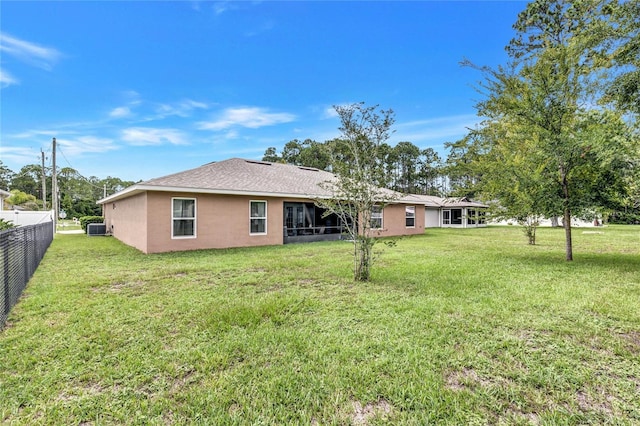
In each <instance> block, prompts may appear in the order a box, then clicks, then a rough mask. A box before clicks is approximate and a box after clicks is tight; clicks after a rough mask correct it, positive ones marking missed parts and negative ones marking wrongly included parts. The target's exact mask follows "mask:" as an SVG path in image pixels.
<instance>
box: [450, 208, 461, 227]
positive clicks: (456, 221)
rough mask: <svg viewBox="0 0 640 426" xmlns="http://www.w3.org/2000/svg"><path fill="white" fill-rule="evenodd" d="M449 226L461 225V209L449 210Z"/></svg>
mask: <svg viewBox="0 0 640 426" xmlns="http://www.w3.org/2000/svg"><path fill="white" fill-rule="evenodd" d="M451 224H452V225H462V209H451Z"/></svg>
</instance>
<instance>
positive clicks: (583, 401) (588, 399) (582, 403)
mask: <svg viewBox="0 0 640 426" xmlns="http://www.w3.org/2000/svg"><path fill="white" fill-rule="evenodd" d="M600 396H601V397H602V398H603V399H604V401H597V400H596V399H595V398H594V397H593V396H591V395H590V394H588V393H586V392H582V391H578V392H577V393H576V401H577V402H578V407H579V408H580V410H581V411H585V412H588V411H599V412H601V413H605V414H608V415H611V414H612V413H613V409H612V406H611V401H612V400H613V399H614V397H613V396H611V395H608V394H606V393H604V392H601V395H600Z"/></svg>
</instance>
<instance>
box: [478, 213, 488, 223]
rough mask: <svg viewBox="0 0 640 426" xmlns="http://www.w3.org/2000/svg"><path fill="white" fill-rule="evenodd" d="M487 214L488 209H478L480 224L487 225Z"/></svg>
mask: <svg viewBox="0 0 640 426" xmlns="http://www.w3.org/2000/svg"><path fill="white" fill-rule="evenodd" d="M486 214H487V212H486V211H484V210H478V223H479V224H480V225H485V224H486V223H487V218H486Z"/></svg>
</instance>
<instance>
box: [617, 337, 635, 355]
mask: <svg viewBox="0 0 640 426" xmlns="http://www.w3.org/2000/svg"><path fill="white" fill-rule="evenodd" d="M619 336H620V337H621V338H622V339H624V340H625V342H626V343H627V348H628V349H629V351H631V352H632V353H634V354H637V353H640V332H638V331H631V332H629V333H622V334H620V335H619Z"/></svg>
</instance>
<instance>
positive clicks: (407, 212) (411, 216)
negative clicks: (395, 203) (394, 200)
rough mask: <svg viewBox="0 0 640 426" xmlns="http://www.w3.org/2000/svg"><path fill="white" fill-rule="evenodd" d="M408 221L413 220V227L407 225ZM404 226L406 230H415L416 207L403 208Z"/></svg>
mask: <svg viewBox="0 0 640 426" xmlns="http://www.w3.org/2000/svg"><path fill="white" fill-rule="evenodd" d="M410 212H411V213H410ZM409 219H412V220H413V225H407V220H409ZM404 226H405V227H406V228H415V227H416V206H405V207H404Z"/></svg>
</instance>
